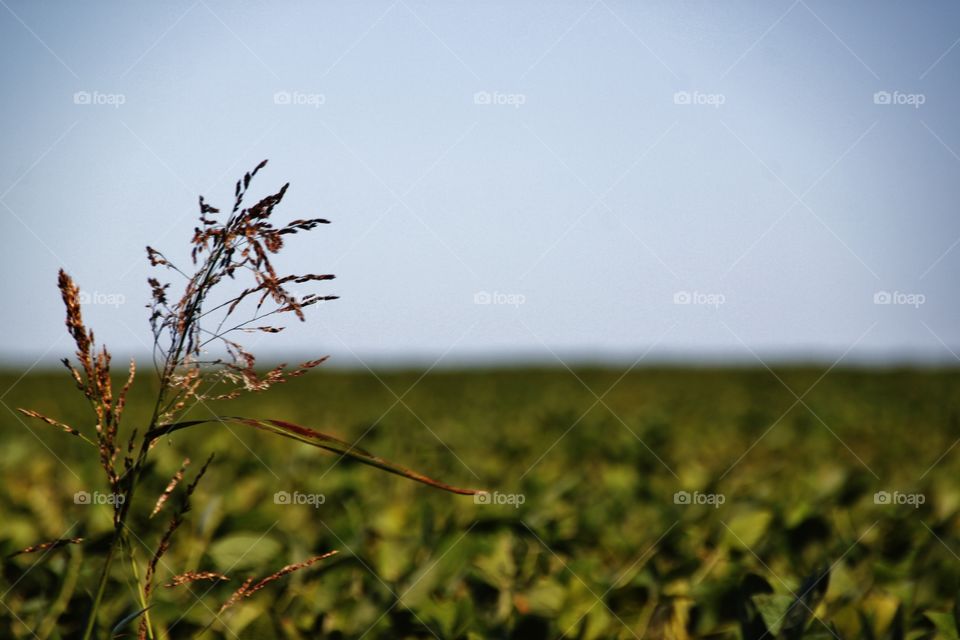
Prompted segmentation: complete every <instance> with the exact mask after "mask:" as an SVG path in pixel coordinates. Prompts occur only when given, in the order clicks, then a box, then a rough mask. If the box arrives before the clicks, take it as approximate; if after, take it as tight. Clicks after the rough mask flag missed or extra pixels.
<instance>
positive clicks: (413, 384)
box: [0, 368, 960, 639]
mask: <svg viewBox="0 0 960 640" xmlns="http://www.w3.org/2000/svg"><path fill="white" fill-rule="evenodd" d="M823 374H824V369H813V368H809V369H782V370H777V371H776V376H779V378H780V379H781V380H782V383H781V381H779V380H778V379H777V377H775V376H774V375H772V374H771V373H770V372H769V371H766V370H751V369H733V370H717V369H704V370H694V369H663V370H641V371H635V372H632V373H630V374H628V375H626V376H625V377H623V378H622V379H620V376H621V372H618V371H605V370H582V371H577V372H576V374H575V375H574V374H571V373H570V372H569V371H566V370H496V371H475V372H468V373H455V372H437V371H434V372H431V373H429V374H428V375H426V376H425V377H423V379H422V380H419V378H420V376H421V372H408V373H396V372H393V373H383V374H380V379H378V378H377V377H375V376H373V375H371V374H368V373H343V372H337V371H332V370H327V371H318V372H316V373H314V374H311V375H310V376H307V377H306V378H304V379H300V380H297V381H295V382H293V383H290V384H288V385H284V386H280V387H277V388H275V389H273V390H271V391H269V392H268V393H267V394H265V395H262V396H248V397H246V398H244V399H241V400H238V401H234V402H232V403H227V404H225V405H224V406H222V407H220V408H219V412H220V413H229V414H234V415H249V416H256V417H275V418H282V419H287V420H291V421H294V422H298V423H301V424H304V425H307V426H312V427H315V428H317V429H319V430H322V431H328V432H331V433H334V434H337V435H339V436H341V437H344V438H346V439H349V440H352V439H355V438H358V437H360V436H361V434H363V433H364V432H367V434H366V436H365V437H364V438H363V439H362V441H361V442H360V446H362V447H364V448H366V449H368V450H370V451H372V452H373V453H376V454H378V455H381V456H383V457H385V458H388V459H390V460H393V461H395V462H398V463H400V464H403V465H405V466H409V467H411V468H413V469H416V470H418V471H422V472H424V473H426V474H428V475H431V476H433V477H436V478H439V479H441V480H444V481H447V482H450V483H452V484H457V485H460V486H468V487H483V488H486V489H488V490H490V491H499V492H501V493H503V494H518V495H521V496H522V500H523V504H522V505H520V506H519V508H517V507H515V506H513V505H509V504H505V505H488V504H475V502H474V500H473V498H471V497H469V496H455V495H449V494H446V493H443V492H440V491H437V490H435V489H431V488H429V487H426V486H423V485H419V484H416V483H413V482H411V481H409V480H406V479H403V478H399V477H397V476H393V475H388V474H385V473H383V472H380V471H378V470H376V469H372V468H369V467H365V466H360V465H356V464H348V463H346V462H343V463H339V464H338V463H337V460H336V458H335V457H334V456H332V455H328V454H325V453H324V452H322V451H319V450H317V449H313V448H311V447H308V446H304V445H301V444H298V443H296V442H293V441H290V440H285V439H281V438H276V437H272V436H270V435H268V434H264V433H260V432H252V431H245V430H243V428H242V427H233V428H232V430H227V429H225V428H223V427H213V426H211V427H203V428H202V430H201V429H197V430H194V431H193V432H192V433H191V432H190V431H185V432H180V433H177V434H175V435H174V436H172V437H170V438H168V439H165V440H163V441H161V443H160V444H158V445H157V448H156V449H155V453H156V454H157V455H156V456H155V460H156V462H157V464H156V467H155V468H154V469H153V470H152V479H151V481H150V485H149V486H150V490H149V491H146V492H144V493H146V494H152V495H148V496H146V497H144V496H140V497H141V498H142V499H143V500H144V502H143V503H142V504H141V505H140V508H138V509H136V510H135V513H134V515H133V522H134V525H133V528H134V530H144V529H145V528H147V527H150V529H149V530H150V531H152V534H151V535H150V536H147V537H146V538H145V539H144V540H143V543H144V544H145V545H146V546H144V547H141V549H140V550H139V553H140V556H141V558H143V557H144V556H146V555H147V554H148V553H149V552H148V550H147V549H148V547H149V548H150V549H152V547H153V546H154V545H155V544H156V540H157V538H158V536H159V535H160V532H161V530H162V529H163V527H164V525H165V519H164V518H157V520H158V521H156V522H148V521H147V519H146V516H147V515H148V513H149V510H150V508H151V507H152V504H153V500H154V499H155V497H156V496H157V495H159V493H160V492H161V491H162V490H163V487H164V486H165V485H166V483H167V480H168V479H169V477H170V476H171V475H172V474H173V473H174V472H175V471H176V469H177V467H178V466H179V463H180V461H181V460H182V458H183V457H184V456H186V455H189V456H190V457H191V458H192V459H193V461H194V464H195V466H194V467H192V469H193V470H195V468H196V467H197V466H199V464H200V463H201V462H202V460H203V459H204V458H205V457H206V456H207V455H208V454H209V453H210V452H215V453H216V459H215V461H214V463H213V466H212V467H211V470H210V471H209V472H208V474H207V476H206V478H204V481H203V483H202V484H201V485H200V486H199V489H198V490H197V494H196V496H195V501H194V509H193V511H192V512H191V513H190V514H189V515H188V521H187V523H186V524H185V525H184V527H183V528H182V529H181V530H180V532H179V533H178V534H177V537H176V538H175V539H174V544H173V547H172V548H171V550H170V552H169V553H168V554H167V556H166V558H165V560H166V563H165V564H166V566H165V567H163V569H162V570H161V572H160V574H159V581H160V582H161V583H162V582H165V581H166V580H167V579H168V578H169V577H170V575H172V574H173V573H179V572H182V571H185V570H188V569H214V570H218V571H224V572H226V573H228V574H230V575H231V576H233V578H234V579H233V581H232V582H231V583H227V584H224V585H212V584H209V583H197V584H195V585H194V586H193V588H192V593H191V590H189V589H186V588H183V587H181V588H178V589H163V588H161V589H160V590H159V591H158V594H157V596H156V600H157V602H158V604H157V606H156V607H155V608H154V610H153V619H154V622H155V624H157V626H158V628H161V629H166V631H167V632H168V633H169V637H173V638H186V637H192V636H193V634H194V632H196V630H197V629H199V628H200V627H203V626H204V625H205V624H206V623H207V622H209V621H210V619H211V617H212V612H211V610H212V611H216V610H217V608H218V607H219V606H220V604H221V603H222V602H223V601H224V600H225V599H226V598H227V597H228V596H229V594H230V593H231V592H232V590H233V589H235V588H236V587H237V586H238V585H239V584H240V582H242V580H243V579H244V578H245V577H247V576H249V575H256V576H263V575H266V574H269V573H272V572H273V571H275V570H276V569H279V568H280V567H281V566H283V565H285V564H287V563H289V562H294V561H297V560H301V559H303V558H305V557H308V556H310V555H314V554H318V553H321V552H324V551H327V550H331V549H339V550H340V555H338V556H337V557H335V558H333V559H331V560H328V561H326V562H324V563H321V564H318V565H315V566H314V567H312V568H310V569H307V570H305V571H302V572H299V573H297V574H294V575H292V576H290V577H288V578H286V579H284V580H282V581H280V582H277V583H275V584H273V585H271V586H270V587H268V588H267V589H265V590H264V591H262V592H260V593H258V594H257V595H256V596H255V597H254V598H252V599H251V600H250V601H248V602H247V603H245V604H243V605H241V606H237V607H236V608H234V609H232V610H230V611H229V612H228V613H229V615H228V616H226V618H225V619H226V621H227V623H228V624H229V625H230V628H231V632H227V633H224V632H223V631H220V632H218V634H211V635H210V636H208V637H215V636H218V635H219V636H220V637H230V638H234V637H239V638H317V637H327V638H357V637H366V638H432V637H438V638H475V639H479V638H532V639H537V638H557V637H561V636H562V635H564V634H565V635H566V637H569V638H633V637H661V638H684V637H688V636H689V637H718V638H720V637H723V638H738V637H741V626H740V622H739V617H741V616H742V615H743V614H744V610H745V607H747V608H749V606H753V607H754V609H756V608H757V607H759V608H760V609H762V610H763V611H762V614H763V615H762V616H761V617H763V619H764V620H766V622H767V623H768V625H772V626H774V627H776V626H777V623H778V622H779V621H778V618H783V617H784V616H785V615H786V612H787V609H786V608H787V607H788V606H789V604H790V603H791V602H792V601H793V599H794V594H795V593H796V592H797V590H798V589H799V588H800V585H801V583H802V581H803V580H804V578H806V577H808V576H810V575H811V574H813V573H814V572H816V571H817V569H818V567H823V566H830V567H831V574H830V579H829V589H828V591H827V593H826V596H825V598H824V599H823V601H822V602H820V603H819V604H814V607H815V610H816V613H817V615H818V617H819V618H820V619H821V620H823V621H825V622H827V623H829V624H832V625H833V627H832V628H828V627H826V626H824V625H822V624H820V623H813V624H811V625H810V626H809V629H808V631H807V636H806V637H825V638H829V637H834V635H835V636H836V637H840V638H859V637H876V638H885V637H890V638H895V637H907V638H922V637H934V636H935V635H937V634H938V637H944V638H950V637H953V638H955V637H956V629H955V625H954V622H953V613H952V611H953V607H954V601H955V596H956V593H957V589H958V587H960V559H958V556H957V554H960V541H958V533H960V528H958V514H960V481H958V478H960V474H958V472H960V447H958V448H956V449H954V448H953V445H954V444H955V443H956V440H957V438H960V429H958V424H960V423H958V411H960V372H957V371H953V370H948V371H926V372H911V371H874V372H871V371H856V370H840V369H837V370H833V371H831V372H829V374H827V375H826V376H824V377H823V378H822V379H821V376H822V375H823ZM147 377H148V375H144V376H143V379H142V380H141V381H140V384H138V385H135V386H134V389H133V391H134V392H133V393H132V397H131V399H130V401H129V402H130V409H128V412H129V415H128V416H127V417H126V421H127V425H128V427H129V426H130V425H132V424H135V423H136V421H137V420H138V419H143V418H144V414H145V412H146V410H147V405H148V404H149V398H150V393H151V389H150V387H149V383H148V382H147V381H146V378H147ZM17 378H18V374H13V373H8V374H4V375H2V376H0V389H9V388H10V387H11V386H12V389H11V390H9V391H8V392H7V393H6V395H5V396H4V397H3V403H4V404H5V405H7V406H8V407H11V408H12V407H20V406H22V407H30V408H34V409H36V410H38V411H41V412H43V413H45V414H47V415H50V416H52V417H55V418H58V419H63V420H64V421H66V422H68V423H71V424H73V425H75V426H77V427H80V428H81V429H82V428H85V427H86V425H87V424H88V422H87V423H85V422H84V419H85V414H84V409H85V407H84V405H83V403H82V402H81V400H82V397H81V396H80V394H78V393H77V392H76V391H75V390H73V388H72V387H71V385H70V383H69V382H68V381H67V380H66V378H65V377H64V376H61V375H59V374H56V375H55V374H42V375H41V374H32V375H29V376H27V377H25V378H23V379H22V380H19V381H18V380H17ZM418 380H419V382H418ZM611 387H612V388H611ZM787 387H789V388H790V389H792V390H793V392H795V394H796V396H795V395H794V393H792V392H791V391H790V390H788V388H787ZM811 387H812V389H810V391H809V393H806V392H807V391H808V389H809V388H811ZM608 389H609V393H607V391H608ZM408 390H409V391H408ZM805 393H806V395H805ZM598 396H600V397H601V398H602V399H601V400H598ZM797 396H800V397H802V401H799V402H798V400H797ZM398 397H399V398H400V399H398ZM211 409H217V408H216V407H213V408H207V407H199V408H198V409H197V410H196V411H195V412H194V414H195V415H198V416H199V415H204V414H208V413H209V412H210V411H211ZM2 411H3V418H2V420H0V435H2V442H3V447H2V448H0V475H2V488H0V522H2V526H0V551H2V552H3V553H4V554H5V555H6V554H8V553H11V552H13V551H16V550H18V549H21V548H23V547H26V546H28V545H31V544H34V543H36V542H40V541H43V540H48V539H53V538H60V537H68V536H75V535H83V536H84V537H85V538H86V543H85V544H84V545H83V546H82V547H80V546H76V547H70V548H65V549H59V550H55V551H52V552H50V553H48V554H45V555H44V554H29V555H24V556H19V557H17V558H15V559H13V560H6V561H5V562H4V570H3V575H2V578H0V594H4V595H3V597H2V602H3V604H4V605H5V606H4V607H2V608H0V637H3V638H18V637H34V636H32V635H31V633H30V632H29V631H28V628H29V629H37V628H42V627H44V625H45V624H46V625H47V626H49V624H50V623H49V617H50V616H51V612H59V610H60V609H64V612H63V614H62V616H61V617H60V623H61V628H62V629H64V630H67V631H66V632H64V633H63V635H62V636H60V637H65V638H69V637H72V635H71V634H72V633H75V632H76V629H77V628H78V627H79V625H80V624H81V623H82V621H83V619H84V615H85V613H86V610H87V608H88V604H89V599H90V596H89V594H88V593H86V592H85V590H84V588H83V586H85V585H88V586H92V583H93V580H94V578H95V573H96V571H97V569H98V568H99V566H100V556H99V555H98V554H99V553H100V551H99V549H100V548H101V547H102V546H103V544H104V542H105V538H106V535H107V534H108V532H109V529H110V510H109V507H107V506H90V505H77V504H75V503H74V500H73V496H74V493H75V492H77V491H81V490H86V491H94V490H101V491H102V490H103V486H104V483H103V479H102V478H101V476H100V472H99V467H98V466H97V464H96V460H95V459H94V458H89V457H85V456H86V454H87V450H86V449H84V448H83V447H82V446H81V443H80V442H79V441H77V440H76V439H74V438H71V437H69V436H67V435H65V434H63V433H60V432H57V431H55V430H54V429H53V428H50V427H47V426H45V425H42V424H40V423H33V422H32V423H30V424H29V428H28V427H27V426H25V424H24V423H23V422H22V421H21V419H20V418H18V417H17V416H15V415H14V414H13V413H12V412H10V411H7V410H6V409H3V410H2ZM24 420H25V419H24ZM368 430H369V431H368ZM278 491H286V492H289V493H291V494H292V493H293V492H299V493H302V494H323V500H324V502H323V504H322V505H319V506H316V507H315V506H311V505H308V504H298V505H297V504H286V505H284V504H276V503H275V501H274V494H275V492H278ZM678 491H687V492H689V495H690V497H691V502H694V501H697V500H701V501H711V500H712V501H713V502H718V501H721V500H722V501H723V504H721V505H719V506H714V505H711V504H699V505H697V504H677V500H675V493H676V492H678ZM883 491H885V492H888V494H889V496H890V500H889V502H887V503H884V498H883V495H884V494H881V497H880V498H879V502H880V503H879V504H878V500H875V493H876V492H883ZM695 492H696V493H695ZM917 494H919V497H917ZM682 495H683V494H681V496H682ZM678 500H679V501H680V502H682V501H683V498H682V497H679V498H678ZM897 501H900V502H911V503H916V502H920V501H922V502H923V504H919V505H915V504H893V503H895V502H897ZM121 570H122V568H118V575H121ZM750 574H753V575H755V576H759V577H760V578H762V579H763V581H762V582H757V581H756V579H755V578H750V577H748V575H750ZM74 581H77V584H78V586H77V587H76V588H73V587H72V584H73V582H74ZM763 583H765V584H767V585H769V587H770V588H772V590H773V592H774V593H773V594H772V595H771V594H767V595H766V596H761V597H759V598H758V597H756V596H754V597H753V598H750V597H748V594H746V592H744V590H743V589H744V588H745V586H744V585H747V586H749V585H756V584H763ZM108 596H109V602H108V607H107V608H106V611H107V612H108V613H109V615H110V616H112V617H113V618H114V619H117V620H119V619H120V618H122V617H123V615H124V614H125V613H129V612H130V611H131V610H133V607H134V601H135V599H134V597H133V595H132V592H131V591H130V590H129V589H128V590H126V591H125V590H123V589H121V588H113V589H111V592H110V593H109V594H108ZM778 612H779V613H778ZM748 613H749V612H748ZM45 620H46V622H45ZM70 630H72V631H70ZM364 634H366V635H364ZM899 634H903V635H899ZM50 637H58V636H57V635H56V633H52V634H51V635H50Z"/></svg>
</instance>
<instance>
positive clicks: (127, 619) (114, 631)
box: [110, 604, 153, 638]
mask: <svg viewBox="0 0 960 640" xmlns="http://www.w3.org/2000/svg"><path fill="white" fill-rule="evenodd" d="M151 607H153V605H152V604H151V605H150V606H147V607H144V608H142V609H140V610H139V611H134V612H133V613H131V614H129V615H126V616H124V617H123V618H122V619H121V620H120V622H118V623H117V624H115V625H113V629H111V630H110V637H111V638H116V637H117V635H118V634H119V633H120V631H122V630H123V628H124V627H125V626H127V625H128V624H130V623H131V622H133V621H134V620H136V619H137V618H139V617H140V616H141V615H143V614H144V613H146V611H147V609H150V608H151Z"/></svg>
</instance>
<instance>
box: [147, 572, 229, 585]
mask: <svg viewBox="0 0 960 640" xmlns="http://www.w3.org/2000/svg"><path fill="white" fill-rule="evenodd" d="M229 579H230V578H229V577H228V576H225V575H223V574H222V573H217V572H216V571H186V572H184V573H180V574H178V575H175V576H173V578H171V579H170V582H168V583H167V584H165V585H163V586H164V587H166V588H167V589H172V588H174V587H179V586H180V585H184V584H190V583H191V582H197V581H198V580H223V581H226V580H229Z"/></svg>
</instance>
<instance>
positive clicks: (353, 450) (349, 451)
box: [146, 416, 483, 495]
mask: <svg viewBox="0 0 960 640" xmlns="http://www.w3.org/2000/svg"><path fill="white" fill-rule="evenodd" d="M216 422H220V423H223V424H226V423H228V422H229V423H233V424H240V425H244V426H248V427H253V428H255V429H260V430H261V431H267V432H270V433H275V434H277V435H279V436H284V437H286V438H292V439H293V440H298V441H300V442H303V443H306V444H309V445H311V446H314V447H318V448H320V449H326V450H327V451H330V452H333V453H337V454H340V455H342V456H345V457H347V458H350V459H351V460H355V461H357V462H362V463H363V464H367V465H370V466H371V467H376V468H378V469H382V470H383V471H388V472H390V473H395V474H397V475H398V476H403V477H404V478H409V479H410V480H414V481H416V482H422V483H423V484H427V485H430V486H431V487H436V488H438V489H443V490H444V491H449V492H451V493H459V494H461V495H474V494H477V493H482V492H483V490H482V489H464V488H461V487H454V486H451V485H449V484H445V483H443V482H440V481H438V480H434V479H433V478H429V477H427V476H425V475H423V474H421V473H417V472H416V471H413V470H411V469H407V468H406V467H402V466H400V465H398V464H394V463H392V462H389V461H387V460H384V459H383V458H380V457H378V456H375V455H373V454H372V453H370V452H369V451H365V450H363V449H360V448H359V447H356V446H354V445H353V444H351V443H349V442H346V441H344V440H340V439H339V438H334V437H333V436H330V435H327V434H325V433H321V432H319V431H314V430H313V429H309V428H307V427H303V426H300V425H298V424H293V423H292V422H286V421H284V420H261V419H256V418H242V417H237V416H217V417H216V418H213V419H210V420H187V421H184V422H175V423H173V424H167V425H161V426H159V427H157V428H156V429H153V430H151V431H150V432H148V433H147V435H146V438H147V440H148V441H151V442H152V441H153V440H155V439H157V438H159V437H161V436H164V435H167V434H170V433H173V432H174V431H179V430H181V429H186V428H188V427H193V426H197V425H201V424H208V423H216Z"/></svg>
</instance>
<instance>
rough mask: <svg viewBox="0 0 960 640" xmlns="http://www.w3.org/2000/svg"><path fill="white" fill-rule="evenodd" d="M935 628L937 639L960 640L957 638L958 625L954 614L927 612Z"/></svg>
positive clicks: (926, 614) (925, 613)
mask: <svg viewBox="0 0 960 640" xmlns="http://www.w3.org/2000/svg"><path fill="white" fill-rule="evenodd" d="M923 615H925V616H926V617H927V618H928V619H929V620H930V622H932V623H933V626H935V627H936V628H937V637H938V638H945V639H946V640H960V638H958V636H957V625H956V623H954V621H953V614H952V613H941V612H939V611H926V612H924V614H923Z"/></svg>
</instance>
